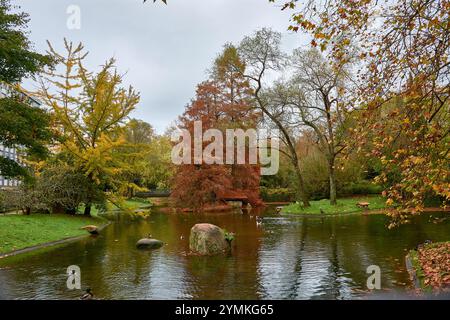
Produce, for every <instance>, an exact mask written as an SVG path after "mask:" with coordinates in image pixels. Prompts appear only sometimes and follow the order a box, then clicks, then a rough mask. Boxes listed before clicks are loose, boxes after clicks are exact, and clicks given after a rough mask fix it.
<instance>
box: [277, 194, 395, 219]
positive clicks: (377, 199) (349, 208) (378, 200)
mask: <svg viewBox="0 0 450 320" xmlns="http://www.w3.org/2000/svg"><path fill="white" fill-rule="evenodd" d="M385 201H386V200H385V199H384V198H383V197H381V196H362V197H352V198H343V199H338V203H337V205H335V206H332V205H331V204H330V200H328V199H322V200H317V201H311V202H310V203H311V207H309V208H303V207H302V205H301V204H299V203H291V204H290V205H287V206H285V207H283V210H282V213H291V214H312V215H313V214H340V213H352V212H362V211H364V209H361V208H359V207H358V206H357V205H356V204H357V203H358V202H369V203H370V205H369V209H370V210H374V209H383V208H385V207H386V205H385Z"/></svg>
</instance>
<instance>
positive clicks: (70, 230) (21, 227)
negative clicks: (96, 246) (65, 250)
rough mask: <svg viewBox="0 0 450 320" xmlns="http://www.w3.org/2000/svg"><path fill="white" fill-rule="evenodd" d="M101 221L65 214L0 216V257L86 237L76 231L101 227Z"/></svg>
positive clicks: (83, 232) (82, 231)
mask: <svg viewBox="0 0 450 320" xmlns="http://www.w3.org/2000/svg"><path fill="white" fill-rule="evenodd" d="M104 223H105V220H104V219H101V218H97V217H92V218H89V217H84V216H82V215H75V216H71V215H65V214H32V215H29V216H25V215H6V216H0V254H4V253H8V252H11V251H15V250H19V249H24V248H28V247H32V246H35V245H39V244H43V243H47V242H52V241H57V240H62V239H66V238H72V237H77V236H81V235H85V234H87V233H86V231H85V230H81V229H80V228H81V227H83V226H86V225H92V224H93V225H97V226H101V225H103V224H104Z"/></svg>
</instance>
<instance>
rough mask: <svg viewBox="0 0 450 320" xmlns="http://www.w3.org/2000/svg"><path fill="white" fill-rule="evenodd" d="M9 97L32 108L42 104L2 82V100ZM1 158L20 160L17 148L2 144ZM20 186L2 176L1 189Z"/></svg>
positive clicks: (0, 88)
mask: <svg viewBox="0 0 450 320" xmlns="http://www.w3.org/2000/svg"><path fill="white" fill-rule="evenodd" d="M8 96H16V97H18V99H20V100H22V101H24V102H26V103H28V104H29V105H30V106H33V107H39V106H40V105H41V103H40V102H39V101H38V100H36V99H33V98H31V97H30V96H28V95H27V94H25V93H23V92H18V91H17V90H15V89H14V88H12V87H11V86H10V85H8V84H6V83H4V82H0V99H1V98H4V97H8ZM0 156H2V157H5V158H8V159H11V160H14V161H18V160H19V154H18V152H17V149H16V148H8V147H5V146H3V145H2V144H1V143H0ZM19 184H20V181H18V180H17V179H6V178H5V177H2V176H1V175H0V188H8V187H17V186H18V185H19Z"/></svg>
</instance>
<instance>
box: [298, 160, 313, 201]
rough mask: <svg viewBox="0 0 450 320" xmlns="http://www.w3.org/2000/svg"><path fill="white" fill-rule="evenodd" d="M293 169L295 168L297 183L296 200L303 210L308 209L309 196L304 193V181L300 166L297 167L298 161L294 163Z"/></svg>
mask: <svg viewBox="0 0 450 320" xmlns="http://www.w3.org/2000/svg"><path fill="white" fill-rule="evenodd" d="M294 168H295V174H296V175H297V182H298V187H297V200H300V201H302V203H303V206H304V207H305V208H307V207H310V206H311V205H310V203H309V196H308V194H307V193H306V191H305V181H304V180H303V176H302V173H301V171H300V166H299V165H298V161H296V163H294Z"/></svg>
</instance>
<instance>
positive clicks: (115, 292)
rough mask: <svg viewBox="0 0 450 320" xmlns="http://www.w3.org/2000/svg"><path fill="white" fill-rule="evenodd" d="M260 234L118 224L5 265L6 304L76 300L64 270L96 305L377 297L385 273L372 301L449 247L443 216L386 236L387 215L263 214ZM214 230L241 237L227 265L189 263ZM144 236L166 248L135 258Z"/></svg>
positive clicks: (166, 220) (241, 227)
mask: <svg viewBox="0 0 450 320" xmlns="http://www.w3.org/2000/svg"><path fill="white" fill-rule="evenodd" d="M261 214H262V215H264V216H265V218H264V221H263V223H262V225H257V224H256V221H255V218H254V216H252V215H254V213H250V214H243V215H242V214H239V213H227V214H201V215H181V214H180V215H175V214H163V213H158V212H156V213H153V214H152V215H151V217H150V218H148V219H147V220H144V221H134V222H130V221H129V222H126V221H123V222H116V223H113V224H111V225H110V226H108V227H107V228H106V229H105V230H104V231H103V232H102V234H101V235H100V236H98V237H96V238H92V237H90V238H89V237H88V238H86V239H83V240H81V241H77V242H72V243H68V244H64V245H61V246H58V247H52V248H47V249H42V250H38V251H34V252H30V253H27V254H23V255H18V256H15V257H10V258H7V259H2V260H0V299H76V298H78V297H79V296H80V295H81V294H82V291H80V290H75V291H70V290H68V289H67V287H66V280H67V276H66V269H67V267H68V266H70V265H77V266H79V267H80V268H81V282H82V287H83V288H87V287H90V288H92V291H93V292H94V294H95V295H96V297H98V298H100V299H355V298H356V299H358V298H370V297H374V293H369V292H368V291H367V287H366V281H367V277H368V276H369V275H368V274H367V273H366V270H367V267H368V266H370V265H377V266H379V267H380V269H381V282H382V286H381V287H382V288H381V290H380V291H377V293H376V294H375V295H376V296H380V295H381V296H383V295H387V296H388V295H392V293H398V294H404V293H406V292H408V291H411V290H412V289H413V288H412V284H411V282H410V281H409V277H408V274H407V271H406V270H405V263H404V257H405V255H406V253H407V251H408V250H409V249H412V248H414V247H415V246H416V245H417V244H419V243H423V242H424V241H425V240H432V241H443V240H448V236H449V234H450V233H449V231H450V221H449V220H445V221H444V222H442V223H440V224H434V223H433V219H434V218H435V217H440V216H443V215H444V214H443V213H440V214H434V215H433V216H431V215H430V214H424V215H422V216H417V217H415V218H414V219H413V223H412V224H409V225H403V226H400V227H398V228H396V229H393V230H388V229H387V228H386V225H387V223H388V218H387V217H385V216H384V215H368V216H362V215H359V214H356V215H345V216H335V217H323V218H321V217H295V216H278V215H276V214H275V209H274V208H272V207H269V208H267V209H266V210H264V212H262V213H261ZM199 222H209V223H213V224H216V225H218V226H220V227H223V228H225V229H226V230H228V231H232V232H235V233H236V237H235V241H234V242H233V251H232V254H231V255H229V256H217V257H199V256H192V255H190V254H189V230H190V228H191V227H192V226H193V225H194V224H195V223H199ZM148 234H151V235H152V236H153V237H154V238H157V239H160V240H163V241H164V242H165V243H166V245H165V246H164V247H163V248H161V249H159V250H157V251H151V252H149V251H138V250H136V248H135V244H136V241H137V240H138V239H139V238H142V237H144V236H146V235H148Z"/></svg>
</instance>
